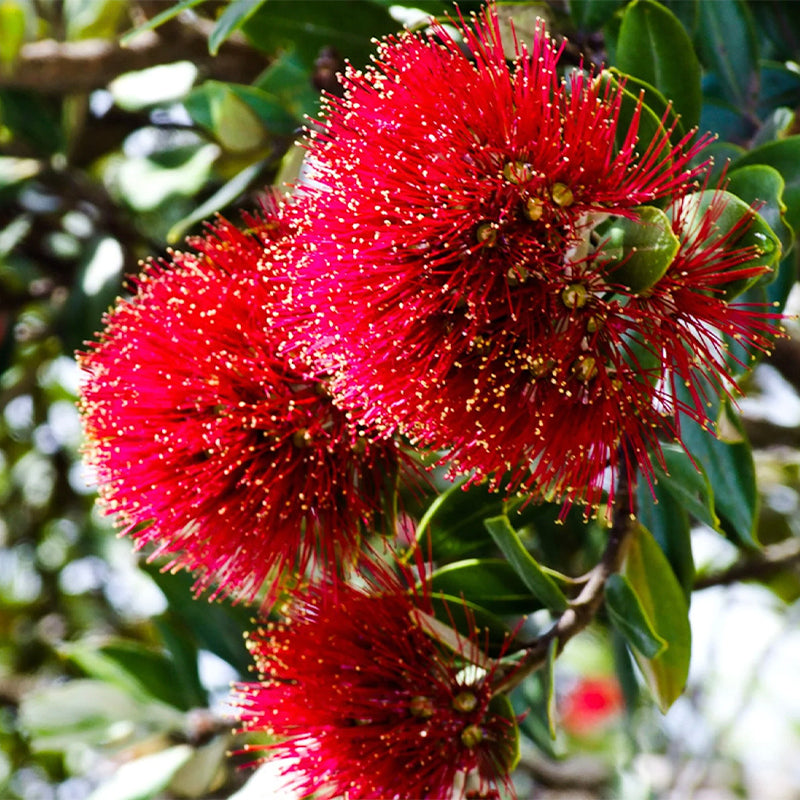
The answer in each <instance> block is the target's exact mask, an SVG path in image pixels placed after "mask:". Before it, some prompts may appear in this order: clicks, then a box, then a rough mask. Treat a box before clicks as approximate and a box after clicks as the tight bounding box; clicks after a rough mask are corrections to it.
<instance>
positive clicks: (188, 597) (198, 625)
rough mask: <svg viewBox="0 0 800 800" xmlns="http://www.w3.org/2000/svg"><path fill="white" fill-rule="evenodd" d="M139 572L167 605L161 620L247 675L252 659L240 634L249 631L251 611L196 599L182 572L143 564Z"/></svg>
mask: <svg viewBox="0 0 800 800" xmlns="http://www.w3.org/2000/svg"><path fill="white" fill-rule="evenodd" d="M142 569H144V570H145V571H146V572H147V574H148V575H149V576H150V577H151V578H152V579H153V580H154V581H155V583H156V584H157V585H158V588H159V589H161V591H162V592H163V593H164V594H165V596H166V598H167V600H168V601H169V608H168V609H167V611H166V612H165V614H164V618H165V619H166V620H167V621H168V622H169V623H170V624H171V625H174V626H175V627H176V629H178V630H182V631H185V632H186V633H185V635H186V636H191V637H192V638H193V639H194V640H195V641H196V642H197V644H198V646H199V647H200V648H201V649H203V650H209V651H210V652H212V653H214V654H215V655H217V656H219V657H220V658H221V659H222V660H223V661H227V663H228V664H230V665H231V666H232V667H234V668H235V669H236V670H238V671H239V673H240V674H241V675H243V676H244V675H246V674H247V673H248V670H249V668H250V664H251V658H250V654H249V653H248V652H247V647H246V646H245V643H244V639H243V634H244V632H245V631H246V630H249V629H250V627H251V617H252V610H250V609H248V608H247V607H246V606H244V605H239V606H234V605H231V604H230V603H229V602H225V601H219V602H208V601H206V600H204V599H196V598H195V597H193V596H192V586H193V584H194V578H192V576H191V575H189V574H187V573H185V572H177V573H166V572H162V571H161V570H159V568H158V567H157V566H156V565H155V564H153V563H146V564H143V565H142Z"/></svg>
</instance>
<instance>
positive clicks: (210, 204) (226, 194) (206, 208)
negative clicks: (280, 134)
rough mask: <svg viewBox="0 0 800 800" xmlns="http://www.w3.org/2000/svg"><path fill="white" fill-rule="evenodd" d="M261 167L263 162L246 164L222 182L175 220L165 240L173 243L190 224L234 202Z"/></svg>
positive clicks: (180, 237)
mask: <svg viewBox="0 0 800 800" xmlns="http://www.w3.org/2000/svg"><path fill="white" fill-rule="evenodd" d="M263 169H264V162H263V161H257V162H256V163H255V164H250V165H248V166H246V167H245V168H244V169H243V170H242V171H241V172H239V173H237V174H236V175H234V176H233V177H232V178H231V179H230V180H229V181H227V182H226V183H224V184H222V186H220V188H219V189H217V191H216V192H214V194H212V195H211V197H209V198H208V199H207V200H206V201H205V202H203V203H201V204H200V205H199V206H197V208H196V209H194V211H192V213H191V214H188V215H187V216H185V217H184V218H183V219H182V220H180V221H178V222H176V223H175V224H174V225H173V226H172V227H171V228H170V229H169V233H167V242H169V243H170V244H175V243H176V242H177V241H179V240H180V239H182V238H183V237H184V236H185V235H186V232H187V231H188V230H189V228H191V227H192V225H194V224H195V223H197V222H201V221H202V220H204V219H208V218H209V217H211V216H213V215H214V214H216V213H217V212H218V211H219V210H220V209H222V208H224V207H225V206H228V205H231V204H232V203H233V202H235V201H236V199H237V198H238V197H240V196H241V195H243V194H244V193H245V192H246V191H247V189H248V188H249V187H250V186H251V185H252V184H253V183H254V182H255V181H256V179H257V178H258V176H259V175H260V174H261V172H262V171H263Z"/></svg>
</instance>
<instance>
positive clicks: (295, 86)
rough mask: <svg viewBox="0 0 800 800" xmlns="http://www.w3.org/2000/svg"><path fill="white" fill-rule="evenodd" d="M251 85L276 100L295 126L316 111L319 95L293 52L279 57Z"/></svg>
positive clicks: (306, 70) (303, 65)
mask: <svg viewBox="0 0 800 800" xmlns="http://www.w3.org/2000/svg"><path fill="white" fill-rule="evenodd" d="M253 85H254V86H256V87H257V88H259V89H261V90H262V91H265V92H268V93H269V94H271V95H273V96H274V97H276V98H277V99H278V101H279V102H280V103H281V104H282V105H283V107H284V108H286V109H287V110H288V111H290V112H291V113H292V114H294V116H295V117H296V118H297V120H298V123H299V121H300V120H302V119H303V118H304V117H305V116H306V115H307V116H314V115H315V114H316V113H317V112H318V111H319V99H320V93H319V90H318V89H317V88H316V87H315V86H314V85H313V83H312V77H311V70H310V69H309V67H308V66H306V64H304V63H303V61H301V60H300V59H299V58H298V56H297V54H296V53H295V52H291V51H290V52H286V53H281V55H280V56H279V57H278V58H276V59H275V60H274V61H273V62H272V63H271V64H270V65H269V67H268V68H267V69H266V70H264V72H263V73H262V74H261V75H260V76H259V77H258V78H257V79H256V80H255V81H254V84H253Z"/></svg>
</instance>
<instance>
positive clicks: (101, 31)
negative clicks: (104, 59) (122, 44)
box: [63, 0, 126, 41]
mask: <svg viewBox="0 0 800 800" xmlns="http://www.w3.org/2000/svg"><path fill="white" fill-rule="evenodd" d="M125 11H126V9H125V3H120V2H119V0H65V2H64V10H63V14H64V18H65V22H66V34H67V40H69V41H74V40H76V39H112V38H114V36H115V34H116V33H117V30H118V27H119V24H120V22H122V19H123V15H124V14H125Z"/></svg>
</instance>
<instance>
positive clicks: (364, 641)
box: [236, 575, 516, 800]
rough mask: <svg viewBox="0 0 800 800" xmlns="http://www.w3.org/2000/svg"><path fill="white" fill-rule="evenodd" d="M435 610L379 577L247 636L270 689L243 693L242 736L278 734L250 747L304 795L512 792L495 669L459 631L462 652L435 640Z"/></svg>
mask: <svg viewBox="0 0 800 800" xmlns="http://www.w3.org/2000/svg"><path fill="white" fill-rule="evenodd" d="M432 613H433V609H432V607H431V605H430V599H429V598H428V597H426V596H425V595H422V596H418V595H416V594H415V593H413V592H410V591H409V590H407V589H406V588H405V587H404V586H403V584H402V583H401V582H400V581H399V580H398V579H397V578H395V577H394V576H389V575H381V576H380V577H379V578H378V579H377V580H374V581H373V582H372V586H371V587H370V589H369V591H361V590H359V589H355V588H353V587H351V586H345V587H343V588H341V589H340V590H339V591H337V592H336V593H333V592H330V591H325V590H324V589H321V588H320V587H319V586H317V587H315V588H313V589H312V590H310V591H309V592H308V593H306V594H305V596H303V597H302V598H298V599H297V600H296V603H295V604H294V605H293V606H292V607H291V613H290V620H289V621H288V622H285V623H278V624H274V625H270V626H267V627H265V628H263V629H260V630H257V631H255V632H254V633H253V634H252V635H251V636H250V638H249V642H248V644H249V647H250V650H251V652H252V653H253V655H254V658H255V662H256V666H257V669H258V670H259V672H260V673H261V680H260V682H257V683H256V682H253V683H245V684H241V685H239V686H238V688H237V692H238V697H237V699H236V703H237V705H238V706H239V714H240V717H241V719H242V722H243V725H244V728H245V730H254V731H263V732H266V733H268V734H269V735H270V736H275V737H277V740H276V741H274V742H273V743H271V744H265V745H259V746H254V747H253V748H252V749H255V750H262V751H264V752H265V753H267V754H269V756H270V758H271V759H274V760H276V761H277V763H278V764H279V765H282V766H283V768H284V770H285V772H286V776H287V778H288V779H289V781H287V782H288V783H290V788H292V789H294V790H296V791H297V793H298V796H302V797H306V796H307V795H309V794H312V793H315V794H314V796H315V797H318V798H320V800H330V799H331V798H337V797H348V798H352V800H371V799H372V798H378V797H380V798H385V799H386V800H389V799H390V798H394V799H395V800H402V799H403V798H415V800H422V799H423V798H430V799H431V800H434V799H436V800H444V798H450V797H451V796H453V794H454V787H456V786H459V785H460V786H462V787H464V786H465V785H466V786H469V785H472V786H474V789H473V790H474V791H476V792H478V793H479V796H481V797H492V796H495V794H494V792H496V791H497V789H498V788H499V786H501V785H503V784H504V783H507V781H508V779H507V772H508V770H509V768H510V767H511V766H513V762H514V760H515V757H516V744H515V723H514V719H513V714H511V712H510V706H508V704H507V702H505V703H504V702H502V701H503V700H504V698H503V697H502V696H498V697H494V696H493V693H492V688H491V687H492V678H493V673H494V669H495V666H496V664H497V662H496V661H491V662H490V661H489V660H488V659H487V658H486V656H485V655H484V653H483V650H482V648H481V646H480V642H479V638H478V636H477V635H476V634H473V635H472V636H471V637H469V638H467V637H462V636H459V635H457V634H455V633H454V634H453V639H452V640H451V642H450V644H451V646H452V648H453V649H448V648H447V647H446V646H444V645H443V644H442V643H441V642H439V641H437V640H436V639H435V638H434V636H433V635H432V633H433V634H435V633H436V632H437V631H436V628H435V627H434V628H433V629H431V628H430V627H429V626H430V625H431V616H430V615H431V614H432ZM434 622H435V621H434ZM471 782H472V783H471ZM473 796H477V795H473Z"/></svg>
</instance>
